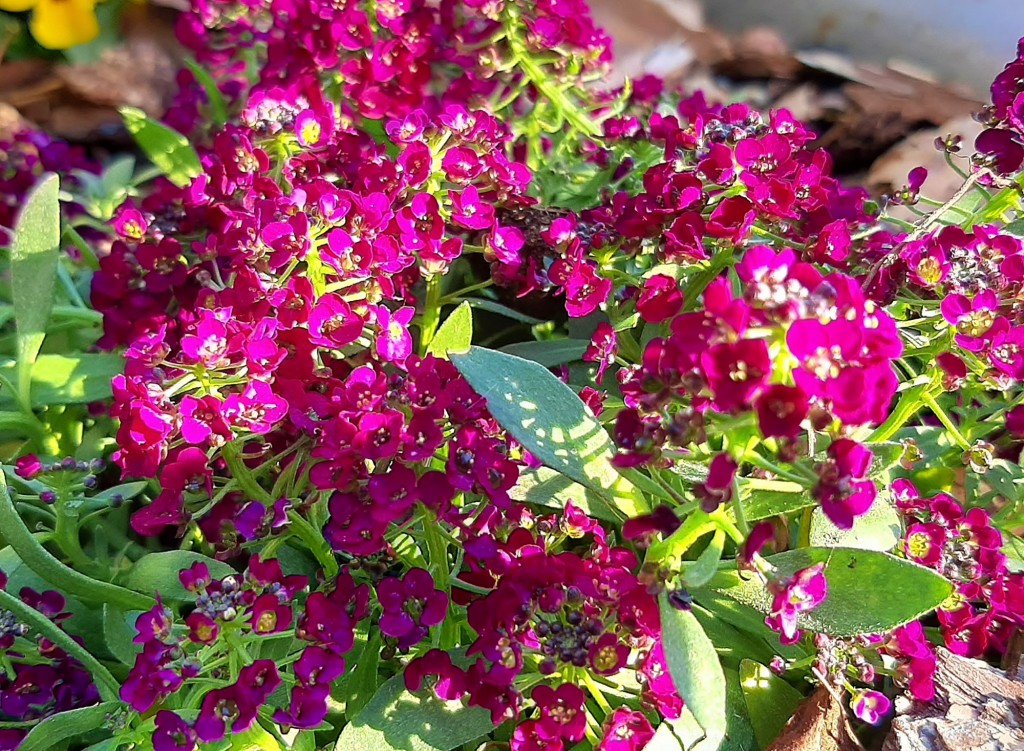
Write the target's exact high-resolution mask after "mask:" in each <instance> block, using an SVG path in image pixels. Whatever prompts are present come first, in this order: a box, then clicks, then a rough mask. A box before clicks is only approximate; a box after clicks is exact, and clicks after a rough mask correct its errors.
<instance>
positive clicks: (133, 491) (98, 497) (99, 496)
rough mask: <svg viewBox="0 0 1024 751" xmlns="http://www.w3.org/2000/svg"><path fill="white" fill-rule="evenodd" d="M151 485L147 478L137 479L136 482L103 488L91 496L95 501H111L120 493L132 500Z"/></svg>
mask: <svg viewBox="0 0 1024 751" xmlns="http://www.w3.org/2000/svg"><path fill="white" fill-rule="evenodd" d="M148 485H149V483H148V482H146V481H145V480H136V481H134V482H124V483H121V484H120V485H115V486H114V487H112V488H107V489H106V490H101V491H100V492H99V493H96V494H95V495H93V496H91V499H92V500H93V501H111V500H113V498H114V496H116V495H119V496H121V498H123V499H124V500H126V501H130V500H131V499H132V498H134V497H135V496H137V495H138V494H139V493H141V492H142V491H143V490H145V489H146V487H147V486H148Z"/></svg>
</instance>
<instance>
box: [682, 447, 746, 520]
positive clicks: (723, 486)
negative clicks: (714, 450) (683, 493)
mask: <svg viewBox="0 0 1024 751" xmlns="http://www.w3.org/2000/svg"><path fill="white" fill-rule="evenodd" d="M738 468H739V467H738V466H737V464H736V461H735V460H734V459H733V458H732V457H731V456H729V454H727V453H724V452H723V453H721V454H715V457H714V458H713V459H712V460H711V465H710V467H709V471H708V477H707V479H706V480H705V481H704V482H702V483H699V484H698V485H695V486H694V488H693V493H694V495H696V496H697V497H698V498H700V507H701V509H702V510H704V511H705V512H707V513H709V514H710V513H711V512H712V511H714V510H715V509H717V508H718V507H719V506H721V505H722V504H723V503H728V502H729V501H730V500H731V499H732V484H733V480H734V479H735V478H736V470H737V469H738Z"/></svg>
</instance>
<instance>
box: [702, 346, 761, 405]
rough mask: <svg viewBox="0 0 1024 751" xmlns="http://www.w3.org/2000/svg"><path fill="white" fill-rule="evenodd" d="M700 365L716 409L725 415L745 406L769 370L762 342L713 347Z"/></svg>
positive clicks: (704, 355) (706, 353) (705, 354)
mask: <svg viewBox="0 0 1024 751" xmlns="http://www.w3.org/2000/svg"><path fill="white" fill-rule="evenodd" d="M700 363H701V367H702V368H703V370H704V375H705V377H706V378H707V380H708V386H710V387H711V393H712V394H714V398H715V406H716V407H718V408H719V409H721V410H722V411H724V412H732V411H735V410H738V409H742V408H744V407H745V406H747V405H748V404H749V403H750V400H751V399H752V398H753V396H754V394H755V393H757V391H758V389H760V388H761V386H762V385H763V384H764V383H765V382H766V381H767V380H768V376H769V375H771V371H772V362H771V357H770V356H769V354H768V345H767V344H766V343H765V342H764V340H762V339H743V340H740V341H738V342H735V343H733V342H722V343H721V344H716V345H714V346H712V347H711V348H710V349H708V350H707V351H706V352H705V353H704V354H703V355H702V356H701V358H700Z"/></svg>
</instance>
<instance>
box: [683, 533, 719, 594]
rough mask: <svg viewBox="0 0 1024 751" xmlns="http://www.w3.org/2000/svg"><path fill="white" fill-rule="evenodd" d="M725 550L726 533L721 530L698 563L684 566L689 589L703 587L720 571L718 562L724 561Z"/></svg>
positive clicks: (685, 580)
mask: <svg viewBox="0 0 1024 751" xmlns="http://www.w3.org/2000/svg"><path fill="white" fill-rule="evenodd" d="M723 550H725V532H723V531H722V530H720V529H719V530H718V531H716V532H715V534H714V536H713V537H712V538H711V542H709V543H708V546H707V547H706V548H704V551H703V552H702V553H701V554H700V555H699V556H698V557H697V560H696V561H694V562H693V563H684V564H683V565H684V569H683V582H684V583H685V584H686V586H687V587H688V588H691V587H702V586H704V585H705V584H707V583H708V581H710V579H711V577H713V576H714V575H715V573H716V571H717V570H718V562H719V561H720V560H722V551H723Z"/></svg>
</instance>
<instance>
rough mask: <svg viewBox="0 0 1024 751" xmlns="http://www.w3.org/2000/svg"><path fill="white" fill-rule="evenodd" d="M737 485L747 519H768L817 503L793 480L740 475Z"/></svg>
mask: <svg viewBox="0 0 1024 751" xmlns="http://www.w3.org/2000/svg"><path fill="white" fill-rule="evenodd" d="M739 487H740V498H742V499H743V515H744V516H746V518H747V521H758V520H760V519H768V518H771V517H773V516H779V515H780V514H788V513H791V512H793V511H799V510H801V509H805V508H807V507H808V506H814V505H815V504H817V501H816V500H814V496H812V495H811V494H810V492H809V491H808V490H807V489H806V488H805V487H804V486H803V485H799V484H797V483H795V482H786V481H784V480H761V479H759V478H754V477H741V478H740V479H739Z"/></svg>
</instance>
